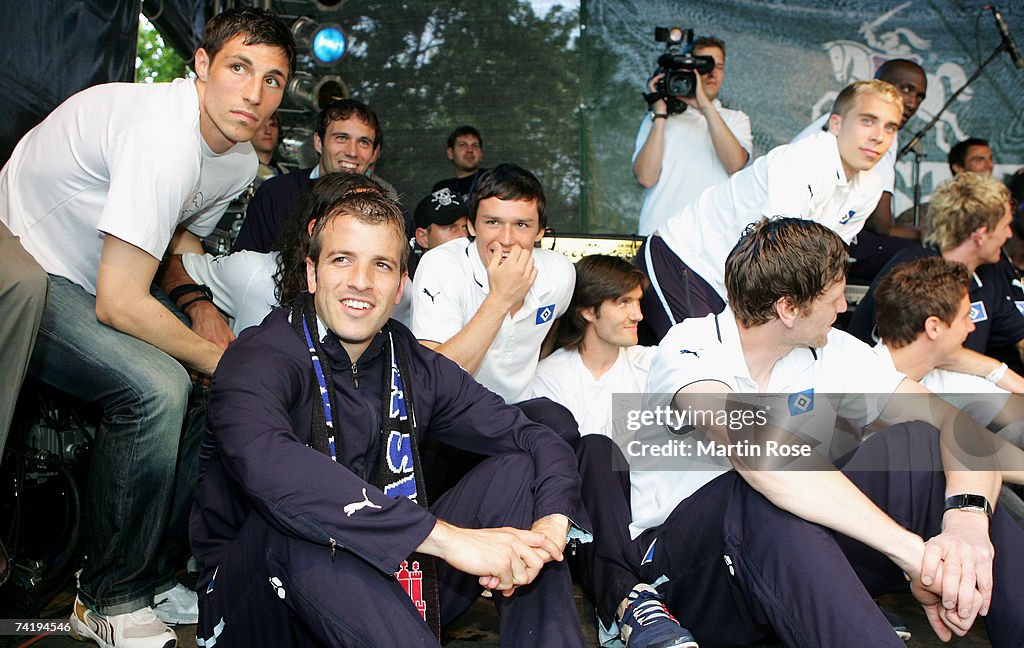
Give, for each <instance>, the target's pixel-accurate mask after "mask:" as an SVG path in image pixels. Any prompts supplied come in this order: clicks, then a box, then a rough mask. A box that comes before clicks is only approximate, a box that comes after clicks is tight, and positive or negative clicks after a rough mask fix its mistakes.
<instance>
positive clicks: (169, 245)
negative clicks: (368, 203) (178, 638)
mask: <svg viewBox="0 0 1024 648" xmlns="http://www.w3.org/2000/svg"><path fill="white" fill-rule="evenodd" d="M294 65H295V43H294V40H293V38H292V36H291V34H290V32H289V31H288V28H287V26H286V25H284V23H282V22H281V21H280V20H279V19H278V18H277V17H276V16H274V15H273V14H271V13H269V12H267V11H264V10H261V9H252V8H238V9H230V10H228V11H225V12H224V13H221V14H219V15H217V16H214V17H213V18H211V19H210V21H209V22H208V23H207V24H206V29H205V30H204V33H203V38H202V42H201V44H200V47H199V49H198V50H196V54H195V72H196V78H195V79H194V80H193V79H178V80H175V81H174V82H172V83H157V84H123V83H112V84H105V85H101V86H96V87H94V88H89V89H87V90H83V91H82V92H80V93H78V94H76V95H74V96H72V97H71V98H69V99H68V100H67V101H65V102H64V103H63V104H61V105H60V106H58V107H57V108H56V109H55V110H54V111H53V112H52V113H51V114H50V116H49V117H47V118H46V119H45V120H44V121H43V122H42V123H40V124H39V125H38V126H36V127H35V128H34V129H32V130H31V131H30V132H29V133H28V134H27V135H25V137H24V138H23V139H22V140H21V142H19V144H18V146H17V147H16V148H15V150H14V153H13V155H12V156H11V159H10V160H9V161H8V163H7V164H6V165H5V166H4V168H3V171H0V219H2V220H3V223H4V226H5V227H4V228H0V231H3V232H6V231H7V230H8V229H9V230H10V233H11V234H13V235H14V236H18V237H20V246H19V247H21V248H23V250H24V251H25V252H27V253H28V254H29V255H31V257H32V258H33V259H34V260H35V261H36V262H38V265H39V266H41V267H42V269H43V270H45V272H46V273H47V275H48V276H49V282H50V289H49V295H48V296H47V298H46V307H45V309H44V310H43V313H42V320H41V324H40V326H39V335H38V340H37V342H36V344H35V349H34V352H33V355H32V361H31V371H32V373H33V374H34V375H35V376H37V377H38V378H40V379H41V380H42V381H43V382H45V383H47V384H50V385H52V386H54V387H56V388H58V389H60V390H63V391H65V392H68V393H70V394H72V395H74V396H76V397H78V398H80V399H82V400H84V401H87V402H90V403H96V404H98V405H99V406H100V408H101V409H102V412H103V418H102V422H101V424H100V426H99V428H98V430H97V432H96V439H95V443H94V444H93V452H92V455H91V462H90V468H89V470H90V473H89V479H88V487H87V490H86V496H85V502H84V507H83V509H84V510H83V513H82V519H83V530H82V540H83V554H84V565H83V569H82V573H81V577H80V579H79V589H78V598H77V599H76V600H75V605H74V611H73V613H72V616H71V629H72V632H74V633H75V634H76V635H77V636H79V637H82V638H85V639H89V640H92V641H94V642H96V643H98V644H100V645H101V646H104V647H110V646H114V647H116V648H136V647H138V648H148V647H150V646H152V647H154V648H160V647H164V646H167V645H174V642H175V635H174V632H173V631H172V630H171V629H170V628H168V627H167V626H166V625H165V622H166V623H171V624H173V623H195V620H196V616H197V610H196V597H195V593H193V592H191V591H189V590H188V589H187V588H185V587H183V586H181V585H179V584H178V583H177V579H176V577H175V569H174V564H173V562H172V560H173V559H174V557H175V556H174V553H173V551H172V550H171V549H172V548H173V546H174V544H175V543H176V542H177V543H178V544H180V543H181V541H182V540H183V539H184V519H185V515H184V513H185V511H186V510H187V508H188V504H189V502H190V500H191V492H192V487H193V484H194V475H192V474H188V471H187V470H185V469H180V470H177V467H178V466H179V454H180V455H181V456H182V457H183V456H186V455H190V454H194V451H195V449H194V448H193V447H192V445H193V444H192V441H193V440H192V439H190V438H184V439H183V438H182V420H183V417H184V416H185V409H186V406H187V403H188V398H189V393H190V391H191V387H192V385H191V382H190V380H189V374H188V372H187V371H186V369H185V368H183V367H182V364H185V365H187V366H188V367H189V368H192V369H194V370H196V371H198V372H200V373H202V374H207V375H210V374H213V372H214V370H215V369H216V368H217V364H218V362H219V361H220V358H221V354H222V353H223V346H222V345H220V344H217V343H214V342H211V341H209V340H207V339H204V338H203V337H201V336H200V335H198V334H196V333H195V332H193V331H191V330H189V328H188V327H187V326H186V325H184V324H183V323H182V322H181V321H179V320H178V318H177V317H175V315H174V314H173V313H172V312H171V311H170V310H169V309H168V308H167V307H166V306H165V305H164V304H163V303H161V302H160V301H159V300H158V299H157V298H156V297H154V296H153V294H151V293H150V289H151V284H152V282H153V278H154V275H155V273H156V270H157V267H158V264H159V262H160V259H161V258H162V257H163V256H164V254H165V253H166V252H168V251H169V252H172V253H182V252H189V251H193V252H200V251H202V246H201V244H200V241H199V239H200V237H202V236H205V235H207V234H209V233H210V232H211V231H212V230H213V228H214V226H215V225H216V224H217V222H218V220H219V219H220V218H221V216H222V215H223V214H224V211H225V209H226V208H227V206H228V203H230V202H231V200H233V199H234V198H235V197H236V196H237V195H238V194H239V193H240V192H241V191H242V190H244V189H245V187H246V186H248V185H249V183H250V182H251V181H252V179H253V177H254V176H255V174H256V168H257V166H258V163H259V161H258V159H257V157H256V153H255V152H254V151H253V148H252V145H251V144H250V143H249V142H250V140H251V139H252V138H253V136H254V135H255V134H256V132H257V131H258V130H259V129H260V128H261V127H262V126H263V123H264V122H265V121H266V120H267V119H269V118H270V116H271V115H273V114H274V111H275V110H277V107H278V105H279V104H280V102H281V98H282V97H283V95H284V88H285V86H286V84H287V82H288V78H289V76H290V74H291V73H292V71H293V69H294ZM83 125H87V127H83ZM157 152H159V154H157ZM12 267H16V266H12V265H10V264H9V262H8V260H7V257H6V256H5V257H4V259H3V260H0V294H2V293H5V292H6V276H5V275H7V273H8V270H9V269H10V268H12ZM188 292H189V293H190V294H188V295H183V296H182V299H181V300H180V301H181V302H182V305H183V306H184V307H185V309H186V310H188V313H189V315H191V316H192V318H193V324H194V325H195V324H196V323H197V322H199V321H200V320H201V319H202V318H203V317H209V316H212V317H216V318H219V315H217V314H216V309H215V308H214V307H213V304H212V303H210V301H209V298H208V296H207V295H206V294H205V293H202V292H200V291H199V290H198V289H196V290H193V291H188ZM0 310H2V309H0ZM5 313H6V311H5ZM221 321H223V320H221ZM20 324H21V325H22V326H24V325H25V324H26V322H20ZM7 344H8V341H7V340H0V347H6V346H7ZM180 465H181V466H187V465H188V462H186V461H185V460H184V459H181V464H180ZM154 595H156V596H155V599H154Z"/></svg>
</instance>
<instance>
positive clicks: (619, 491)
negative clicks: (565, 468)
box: [572, 434, 640, 628]
mask: <svg viewBox="0 0 1024 648" xmlns="http://www.w3.org/2000/svg"><path fill="white" fill-rule="evenodd" d="M576 458H577V459H578V461H579V469H580V477H581V478H582V483H581V485H580V494H581V498H582V500H583V506H584V508H586V510H587V516H588V517H589V518H590V523H591V525H592V528H593V529H594V534H593V535H594V541H593V542H589V543H586V544H581V545H580V546H579V548H578V549H577V555H576V557H575V558H574V560H573V561H572V565H573V568H574V569H575V571H576V575H577V579H578V580H579V582H580V585H581V587H582V588H583V590H584V592H585V593H586V594H587V597H588V598H590V599H591V601H592V602H593V603H594V607H595V608H596V609H597V614H598V616H599V617H600V618H601V622H602V623H604V625H605V627H606V628H608V627H611V625H612V621H613V620H614V619H615V610H616V608H617V607H618V606H619V603H621V602H622V599H624V598H625V597H626V595H627V594H628V593H629V590H631V589H632V588H633V586H634V585H636V584H637V583H638V582H640V579H639V575H638V574H637V571H638V564H631V562H630V561H629V560H628V556H629V551H628V549H629V546H630V544H631V542H632V541H631V540H630V538H629V521H630V519H631V517H632V513H631V512H630V508H629V470H628V464H627V463H626V459H625V457H623V455H622V451H621V450H619V446H617V445H615V442H614V441H612V440H611V439H610V438H608V437H606V436H604V435H601V434H588V435H586V436H583V437H581V438H580V440H579V443H578V444H577V445H576Z"/></svg>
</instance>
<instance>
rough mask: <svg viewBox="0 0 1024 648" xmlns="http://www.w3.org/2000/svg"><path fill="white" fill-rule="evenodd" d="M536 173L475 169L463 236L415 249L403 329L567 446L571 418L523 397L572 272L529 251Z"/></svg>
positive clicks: (537, 228) (543, 217) (536, 219)
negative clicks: (408, 319) (420, 251)
mask: <svg viewBox="0 0 1024 648" xmlns="http://www.w3.org/2000/svg"><path fill="white" fill-rule="evenodd" d="M545 207H546V199H545V196H544V189H543V187H541V184H540V181H539V180H537V178H536V176H534V175H533V174H532V173H530V172H529V171H527V170H526V169H524V168H522V167H519V166H516V165H514V164H507V163H506V164H499V165H498V166H496V167H495V168H493V169H490V170H488V171H485V172H484V173H483V174H482V175H481V176H480V181H479V182H477V184H476V187H475V188H474V189H473V193H472V195H471V196H470V201H469V220H468V224H469V231H470V234H471V235H472V236H473V238H471V239H465V240H461V239H460V240H458V241H451V242H449V243H448V244H446V245H442V246H440V247H438V248H434V249H433V250H431V251H430V252H428V253H427V254H424V255H423V258H422V259H421V261H420V265H419V268H418V269H417V270H416V277H415V278H414V280H413V296H412V299H413V303H412V305H413V311H412V316H413V319H412V330H413V333H415V334H416V337H417V338H419V340H420V342H421V343H422V344H423V345H424V346H426V347H428V348H430V349H434V350H435V351H437V352H438V353H440V354H442V355H444V356H447V357H448V358H451V359H452V360H454V361H455V362H456V363H458V364H459V366H460V367H462V368H463V369H465V370H466V371H468V372H469V373H471V374H473V376H474V377H475V378H476V379H477V380H478V381H480V384H482V385H483V386H484V387H487V388H488V389H490V390H492V391H494V392H495V393H497V394H498V395H499V396H501V397H502V398H504V399H505V402H507V403H517V404H520V406H521V407H522V409H523V410H524V411H525V412H526V413H527V416H528V417H530V418H531V419H532V420H534V421H538V422H541V423H544V424H545V425H548V426H549V427H551V428H552V429H554V430H555V432H557V433H559V434H560V435H562V436H563V438H565V439H566V440H567V441H569V442H570V443H572V442H574V441H575V439H576V438H577V437H578V435H579V433H578V432H577V430H576V425H575V423H574V421H573V420H572V417H571V416H569V415H568V413H567V412H565V410H564V409H563V408H561V407H557V406H554V404H553V403H551V401H549V400H548V399H544V398H540V399H534V398H531V396H532V395H533V376H534V374H535V373H536V371H537V362H538V361H539V359H540V349H541V344H542V343H543V342H544V338H545V336H546V335H547V333H548V331H549V330H550V329H551V327H552V326H553V324H554V322H555V319H556V318H558V317H559V316H561V315H562V313H564V312H565V310H566V308H568V307H569V299H570V298H571V297H572V289H573V282H574V278H575V273H574V271H573V266H572V263H570V262H569V260H568V259H566V258H565V257H564V256H562V255H561V254H559V253H557V252H553V251H552V250H544V249H537V248H534V244H535V243H537V242H538V241H540V239H541V238H543V236H544V230H545V225H546V224H547V213H546V211H545Z"/></svg>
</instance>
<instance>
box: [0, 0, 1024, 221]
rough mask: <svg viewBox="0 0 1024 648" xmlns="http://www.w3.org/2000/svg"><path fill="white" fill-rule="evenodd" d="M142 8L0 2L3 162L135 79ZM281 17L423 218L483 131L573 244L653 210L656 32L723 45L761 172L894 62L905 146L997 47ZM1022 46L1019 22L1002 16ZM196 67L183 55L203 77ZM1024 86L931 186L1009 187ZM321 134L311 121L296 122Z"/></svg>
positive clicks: (924, 5) (680, 13) (288, 9)
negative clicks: (906, 77) (70, 105)
mask: <svg viewBox="0 0 1024 648" xmlns="http://www.w3.org/2000/svg"><path fill="white" fill-rule="evenodd" d="M139 4H140V3H139V1H138V0H120V1H119V0H87V1H86V0H82V1H76V2H65V3H61V2H56V0H45V1H42V2H27V3H26V2H21V3H19V2H13V1H12V0H0V7H2V10H0V18H2V19H3V20H2V21H0V22H2V24H4V25H6V26H7V27H8V29H7V35H8V36H10V38H6V39H0V54H3V56H2V59H3V60H4V61H5V62H7V63H8V65H7V71H6V73H3V74H0V87H2V88H3V89H4V90H5V92H3V93H0V115H5V116H6V117H7V119H6V120H0V122H2V124H3V125H2V126H0V162H2V161H5V159H6V156H7V155H8V154H9V151H10V149H11V148H13V144H14V142H15V141H16V140H17V138H18V137H20V134H21V133H22V132H24V130H27V129H28V128H30V127H31V126H32V125H33V124H34V123H36V122H37V121H38V120H39V119H42V117H43V116H44V115H45V114H46V113H47V112H48V111H49V110H50V109H52V107H53V106H54V105H56V103H58V102H59V101H61V100H62V99H63V98H64V97H66V96H68V95H69V94H70V93H71V92H74V91H76V90H78V89H80V88H82V87H85V86H87V85H90V84H91V83H96V82H102V81H107V80H116V79H123V78H130V76H131V74H130V69H131V61H132V60H133V58H134V57H133V56H132V53H131V49H132V47H133V46H134V43H135V33H136V32H135V30H136V22H135V16H137V14H138V11H139ZM213 4H214V3H213V2H212V1H210V0H207V1H206V2H204V0H162V1H160V2H157V1H156V0H147V1H146V2H145V3H143V5H144V6H143V8H144V9H145V10H146V11H147V14H149V15H150V18H152V19H155V22H156V23H157V26H158V27H160V28H161V29H163V30H165V31H168V32H169V33H168V34H167V36H168V39H169V40H170V42H172V43H173V44H174V45H175V46H177V47H179V48H182V49H185V50H189V49H191V47H193V46H194V44H195V43H196V42H197V38H196V37H195V35H194V34H193V35H192V37H191V38H190V37H189V34H188V32H189V29H190V28H191V29H194V30H195V29H200V28H201V25H202V19H201V13H203V8H204V7H205V12H206V13H208V12H209V11H210V10H211V8H212V6H213ZM269 4H270V6H271V8H273V9H276V10H277V11H279V12H281V13H285V14H289V13H290V14H292V15H293V16H294V15H295V14H297V13H303V12H308V13H311V14H313V13H316V14H317V17H318V18H319V19H320V20H325V19H331V20H334V21H336V22H337V23H338V24H340V25H341V26H342V27H343V29H345V30H346V32H347V34H348V37H349V39H350V50H349V52H348V54H347V55H346V56H345V57H344V58H343V59H342V60H341V62H340V63H339V64H337V65H336V66H334V67H332V68H325V69H323V70H320V71H319V72H320V73H323V74H338V75H340V76H341V77H342V78H343V79H344V81H345V83H346V84H347V85H348V87H349V88H350V90H351V95H352V96H353V97H355V98H358V99H361V100H363V101H366V102H367V103H369V104H370V105H371V106H372V107H373V108H375V109H376V110H377V112H378V113H379V114H380V116H381V120H382V123H383V125H384V131H385V141H384V149H383V158H382V159H381V161H380V163H379V164H378V167H377V171H378V172H379V173H380V175H381V176H382V177H384V178H386V179H387V180H389V181H391V182H392V183H393V184H394V185H395V186H396V187H397V188H398V189H399V191H400V192H402V194H403V202H405V203H406V204H407V205H408V206H409V207H410V208H412V207H414V206H415V204H416V202H417V201H419V199H420V198H421V197H423V196H424V195H426V193H427V191H428V190H429V189H430V187H431V185H432V184H433V183H434V181H436V180H438V179H440V178H443V177H447V176H449V175H451V166H450V165H449V163H448V161H447V159H446V158H445V154H444V148H445V143H444V140H445V136H446V135H447V133H448V132H449V131H450V130H451V129H452V128H454V127H455V126H457V125H459V124H464V123H470V124H474V125H476V126H477V127H478V128H480V130H481V131H483V134H484V140H485V166H492V165H494V164H496V163H497V162H500V161H506V160H507V161H514V162H518V163H520V164H522V165H524V166H526V167H528V168H530V169H532V170H534V171H535V172H536V173H537V175H538V176H540V178H541V180H542V181H543V183H544V185H545V187H546V188H547V190H548V194H549V205H550V224H551V225H552V226H554V227H555V228H556V229H557V230H559V231H561V232H590V233H622V234H626V233H631V232H633V231H635V227H636V221H637V215H638V213H639V210H640V204H641V201H642V196H643V194H642V190H641V189H640V187H639V185H637V183H636V182H635V180H634V179H633V177H632V173H631V170H630V159H631V156H632V153H633V147H634V142H635V137H636V132H637V128H638V126H639V124H640V120H641V119H642V118H643V115H644V112H645V110H646V106H645V104H644V102H643V100H642V99H641V97H640V92H641V89H642V88H643V86H644V83H645V81H646V79H647V78H648V77H649V76H650V74H651V72H652V70H653V69H654V67H655V61H656V59H657V57H658V55H659V54H660V53H661V51H662V48H663V46H662V45H661V44H658V43H655V42H654V39H653V35H654V27H655V26H658V25H662V26H681V27H689V28H693V29H694V30H695V31H696V32H697V33H698V34H715V35H718V36H720V37H722V38H723V39H725V41H726V43H727V49H728V56H727V61H726V79H725V85H724V89H723V92H722V100H723V102H724V103H725V104H726V105H728V106H730V107H734V108H739V109H742V110H744V111H745V112H747V114H749V115H750V117H751V120H752V122H753V128H754V147H755V151H754V154H755V155H763V154H764V153H765V152H767V151H768V150H770V149H771V148H772V147H774V146H777V145H779V144H783V143H786V142H787V141H789V139H790V138H791V137H792V136H793V135H794V134H796V133H797V132H798V131H799V130H801V129H802V128H803V127H804V126H805V125H806V124H807V123H808V122H810V121H811V119H813V118H814V117H815V116H816V115H818V114H820V113H821V112H822V111H825V110H828V107H829V105H830V102H831V99H832V98H833V97H834V96H835V93H836V92H837V91H838V90H839V89H841V88H842V87H843V86H844V85H846V84H847V83H848V82H849V81H851V80H854V79H860V78H868V77H870V76H871V75H872V74H873V72H874V69H875V67H876V66H877V64H878V63H879V62H881V61H883V60H885V59H888V58H893V57H903V58H911V59H914V60H916V61H919V62H920V63H921V65H922V66H923V67H924V69H925V70H926V71H927V73H928V81H929V88H928V99H927V101H926V102H925V103H924V105H923V106H922V107H921V109H920V110H919V111H918V113H917V115H916V116H915V117H914V118H913V119H912V120H911V121H910V123H909V124H908V125H907V127H906V128H905V129H904V132H903V133H902V135H901V139H902V140H903V141H906V140H907V139H908V138H909V137H911V136H912V134H913V133H915V132H916V131H917V130H919V129H920V128H921V127H922V126H923V125H924V124H925V123H926V122H927V121H928V119H929V118H930V117H931V116H932V115H933V114H935V112H936V111H937V110H938V108H939V106H941V105H942V104H943V103H944V101H945V99H946V97H948V96H949V95H950V93H951V92H953V90H955V89H956V88H957V87H959V86H960V85H961V84H962V83H963V81H964V80H965V79H966V78H967V76H969V75H970V74H971V73H972V72H973V71H974V69H975V68H976V66H977V65H978V64H979V63H980V61H982V60H984V58H986V57H987V56H988V54H989V53H990V52H991V51H992V50H993V49H994V48H995V47H996V45H998V43H999V35H998V32H997V31H996V28H995V26H994V24H993V20H992V16H991V14H990V13H988V12H983V11H982V9H981V6H982V3H981V2H976V1H972V2H966V1H955V0H906V1H904V2H883V1H881V0H794V1H786V0H774V1H767V0H765V1H757V0H700V1H698V0H685V1H684V0H582V3H581V2H580V1H579V0H565V1H564V2H560V1H559V0H488V1H487V2H481V1H480V0H445V1H442V0H404V1H403V2H401V3H396V2H394V1H393V0H360V1H359V2H355V1H352V2H345V3H340V6H338V8H337V9H336V10H330V11H323V10H321V9H318V8H316V7H315V3H314V2H312V1H308V2H303V1H300V0H270V2H269ZM1000 9H1002V11H1003V14H1004V15H1005V17H1006V20H1007V22H1008V23H1009V25H1010V28H1011V30H1012V31H1013V32H1014V33H1015V35H1016V36H1017V37H1018V39H1020V40H1021V41H1022V44H1024V2H1022V0H1012V1H1007V2H1005V3H1004V4H1003V6H1001V7H1000ZM191 54H192V53H191V51H184V52H182V55H183V57H184V58H186V59H191ZM1022 99H1024V71H1021V70H1017V69H1015V68H1013V67H1012V65H1011V63H1010V59H1009V57H1008V56H1007V55H1005V54H1003V55H1000V57H999V58H998V59H997V60H996V61H995V62H994V63H993V64H992V65H990V66H989V68H988V69H987V70H986V72H985V73H984V74H983V75H982V76H981V77H980V78H979V79H978V80H977V81H976V82H975V83H974V85H973V86H972V87H971V88H970V89H969V90H968V91H967V92H965V93H964V94H963V95H961V97H960V99H959V100H958V101H956V102H955V103H954V104H953V106H952V107H951V108H950V110H949V111H948V112H947V113H946V114H945V115H944V116H943V119H942V121H940V122H939V124H938V126H937V127H936V128H935V129H934V130H933V131H932V132H931V133H930V134H929V135H928V137H927V138H926V139H925V150H926V153H927V156H928V157H927V158H926V160H925V162H924V165H923V168H922V184H923V188H924V194H925V195H926V196H927V195H928V194H929V193H930V191H931V188H932V187H933V186H935V184H937V183H938V182H941V181H942V180H943V179H945V178H946V177H947V176H948V170H947V168H946V164H945V158H946V153H947V152H948V150H949V147H950V145H951V144H952V143H954V142H956V141H958V140H960V139H962V138H964V137H966V136H968V135H970V136H977V137H984V138H987V139H989V140H991V142H992V145H993V149H994V152H995V155H996V159H997V162H999V163H1001V164H1000V165H999V166H998V167H997V173H999V174H1006V173H1008V172H1011V171H1012V170H1014V169H1015V168H1017V166H1019V164H1020V163H1021V162H1022V160H1024V141H1022V140H1024V133H1022V124H1021V120H1022V113H1021V110H1020V107H1021V104H1022ZM293 117H294V118H295V120H296V121H297V122H302V123H307V124H308V125H309V126H310V127H311V126H312V121H313V117H312V114H308V115H301V114H299V115H295V114H292V115H290V116H289V120H291V119H292V118H293ZM909 187H910V165H909V162H908V161H902V162H901V163H900V164H899V166H898V173H897V187H896V189H897V195H896V210H897V211H901V210H902V209H904V208H905V207H906V206H908V198H907V196H908V194H909Z"/></svg>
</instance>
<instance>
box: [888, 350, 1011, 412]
mask: <svg viewBox="0 0 1024 648" xmlns="http://www.w3.org/2000/svg"><path fill="white" fill-rule="evenodd" d="M874 350H875V353H876V354H877V355H878V357H880V358H882V359H884V360H885V361H886V362H888V363H889V364H890V365H892V366H893V367H894V368H895V365H894V364H893V361H892V354H890V353H889V347H887V346H885V345H884V344H882V343H881V342H879V343H878V344H876V345H875V346H874ZM918 382H920V383H921V384H922V385H924V387H925V388H927V389H928V391H930V392H932V393H934V394H937V395H938V396H939V397H941V398H942V400H944V401H946V402H947V403H949V404H950V405H953V406H954V407H956V408H958V409H960V410H961V411H963V412H966V413H967V415H968V416H970V417H971V418H972V419H974V420H975V421H977V422H978V424H979V425H985V426H987V425H988V424H989V423H991V422H992V420H993V419H995V417H996V415H997V414H999V411H1000V410H1001V409H1003V407H1005V406H1006V402H1007V401H1008V400H1010V392H1008V391H1006V390H1005V389H1003V388H1002V387H999V386H998V385H994V384H993V383H990V382H989V381H987V380H985V379H984V378H982V377H981V376H973V375H971V374H965V373H960V372H958V371H949V370H946V369H939V368H935V369H932V370H931V371H929V372H928V373H926V374H925V375H924V377H923V378H921V380H920V381H918Z"/></svg>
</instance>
